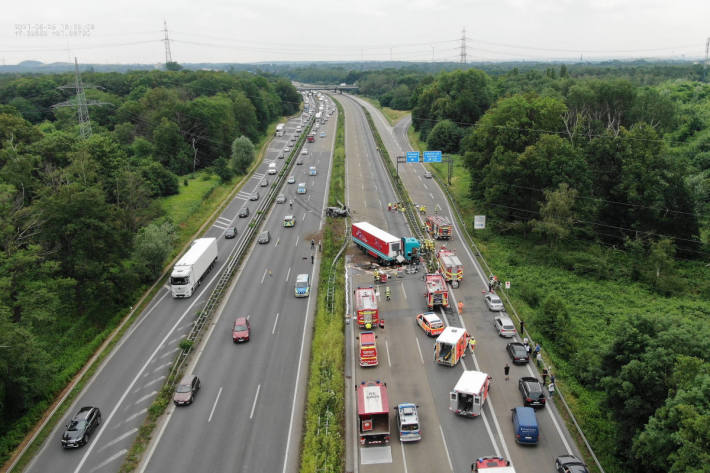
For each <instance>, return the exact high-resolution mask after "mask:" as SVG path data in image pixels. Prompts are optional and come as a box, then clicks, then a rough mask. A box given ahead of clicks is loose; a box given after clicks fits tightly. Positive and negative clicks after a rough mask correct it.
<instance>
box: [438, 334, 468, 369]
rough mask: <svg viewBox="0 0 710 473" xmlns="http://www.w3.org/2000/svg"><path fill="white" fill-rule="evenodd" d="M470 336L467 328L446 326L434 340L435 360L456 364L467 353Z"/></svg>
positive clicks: (448, 364) (450, 364)
mask: <svg viewBox="0 0 710 473" xmlns="http://www.w3.org/2000/svg"><path fill="white" fill-rule="evenodd" d="M469 338H470V337H469V335H468V333H466V330H464V329H462V328H460V327H446V328H445V329H444V331H443V332H441V335H439V336H438V337H437V338H436V341H435V342H434V361H436V362H437V363H439V364H440V365H446V366H456V364H457V363H458V362H459V360H460V359H461V357H462V356H464V355H465V354H466V346H467V345H468V339H469Z"/></svg>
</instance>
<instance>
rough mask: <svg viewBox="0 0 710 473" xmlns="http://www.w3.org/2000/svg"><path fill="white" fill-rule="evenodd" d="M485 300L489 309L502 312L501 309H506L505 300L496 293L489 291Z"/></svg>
mask: <svg viewBox="0 0 710 473" xmlns="http://www.w3.org/2000/svg"><path fill="white" fill-rule="evenodd" d="M483 300H485V301H486V305H487V306H488V309H490V310H492V311H494V312H500V311H501V310H505V307H503V301H502V300H500V297H498V296H496V295H495V294H491V293H488V294H486V297H484V298H483Z"/></svg>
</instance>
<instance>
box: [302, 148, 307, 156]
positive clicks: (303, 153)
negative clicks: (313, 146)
mask: <svg viewBox="0 0 710 473" xmlns="http://www.w3.org/2000/svg"><path fill="white" fill-rule="evenodd" d="M301 154H302V155H304V156H305V155H307V154H308V148H303V149H302V150H301Z"/></svg>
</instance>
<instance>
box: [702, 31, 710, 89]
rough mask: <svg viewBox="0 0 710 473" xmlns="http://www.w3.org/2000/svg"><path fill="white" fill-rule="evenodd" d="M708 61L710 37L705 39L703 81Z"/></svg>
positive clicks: (709, 58) (709, 57)
mask: <svg viewBox="0 0 710 473" xmlns="http://www.w3.org/2000/svg"><path fill="white" fill-rule="evenodd" d="M709 62H710V37H708V39H707V40H706V41H705V67H703V82H705V80H706V78H707V73H708V63H709Z"/></svg>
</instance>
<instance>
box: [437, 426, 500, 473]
mask: <svg viewBox="0 0 710 473" xmlns="http://www.w3.org/2000/svg"><path fill="white" fill-rule="evenodd" d="M439 432H441V441H442V442H444V450H445V451H446V459H447V460H449V469H451V473H453V472H454V465H453V463H451V455H449V447H448V446H447V445H446V437H444V429H442V428H441V424H439ZM508 458H510V457H508Z"/></svg>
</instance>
